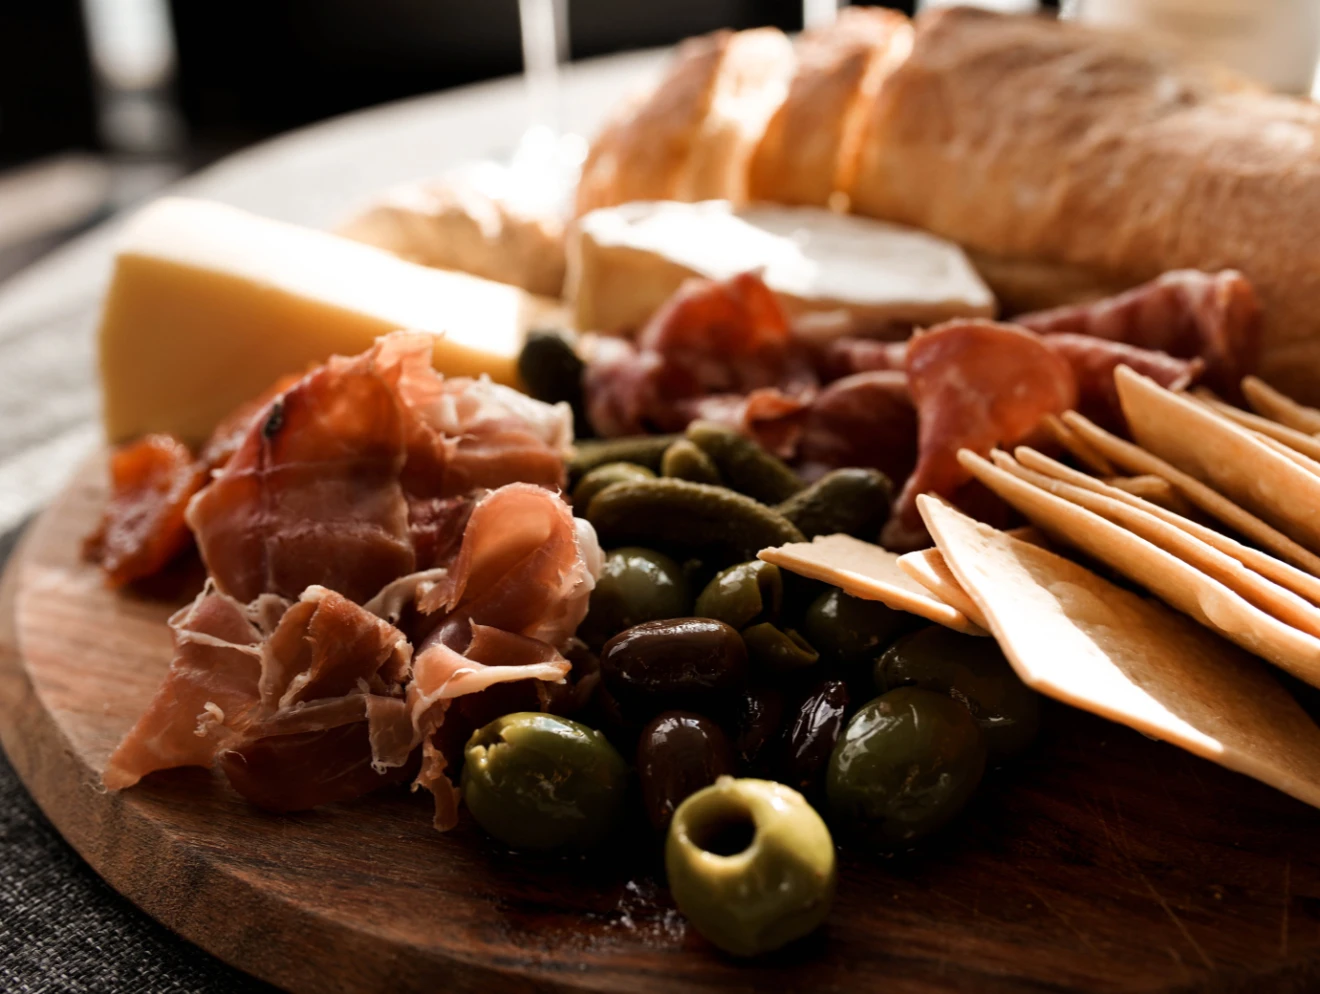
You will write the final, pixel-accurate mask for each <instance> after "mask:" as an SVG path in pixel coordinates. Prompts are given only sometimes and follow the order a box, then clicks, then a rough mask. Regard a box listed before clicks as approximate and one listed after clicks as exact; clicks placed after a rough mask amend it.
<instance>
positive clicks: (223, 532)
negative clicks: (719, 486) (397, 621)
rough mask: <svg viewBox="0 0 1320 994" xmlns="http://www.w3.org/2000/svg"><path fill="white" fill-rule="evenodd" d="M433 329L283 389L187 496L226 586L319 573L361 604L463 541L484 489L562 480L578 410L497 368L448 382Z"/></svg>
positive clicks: (287, 581)
mask: <svg viewBox="0 0 1320 994" xmlns="http://www.w3.org/2000/svg"><path fill="white" fill-rule="evenodd" d="M431 347H432V343H431V339H430V338H429V337H428V336H424V335H416V334H408V333H402V332H401V333H396V334H393V335H388V336H385V337H384V338H381V339H379V340H378V341H377V343H376V345H375V346H374V347H373V348H372V349H370V350H369V351H367V352H365V353H363V354H362V355H360V356H357V357H354V358H351V359H345V358H340V357H335V358H332V359H331V360H330V361H329V362H327V363H326V364H325V365H323V366H320V367H318V368H317V369H315V370H313V371H312V372H310V373H309V374H307V375H306V376H305V377H303V378H302V379H301V380H299V381H298V382H297V383H296V384H295V385H294V386H292V387H291V388H289V389H288V390H286V391H284V392H283V393H282V394H280V395H279V396H278V397H277V398H275V399H274V400H273V401H272V402H270V404H269V405H268V406H267V407H266V408H265V409H264V416H263V417H262V418H261V419H259V421H258V423H255V424H253V425H251V427H250V428H249V430H248V433H247V436H246V437H245V438H244V439H243V441H242V444H241V445H240V446H239V447H238V450H237V452H235V453H234V455H233V456H232V458H231V459H230V460H229V462H228V463H227V464H226V466H225V467H224V469H223V470H222V471H221V472H220V473H219V475H218V476H217V477H216V478H215V480H214V481H213V482H212V483H211V484H210V485H209V486H207V487H206V488H205V489H204V490H202V491H201V492H200V493H199V494H198V495H197V496H196V497H195V498H193V500H192V502H191V504H190V505H189V507H188V512H187V520H188V524H189V525H190V526H191V527H192V529H193V532H194V534H195V535H196V536H197V541H198V546H199V548H200V550H201V552H202V558H203V560H204V561H205V562H206V566H207V569H208V571H209V572H210V574H211V575H212V576H213V577H214V578H215V580H216V582H217V584H218V585H219V586H220V588H221V589H222V590H224V591H225V592H227V593H229V594H231V595H233V596H234V597H237V598H239V599H240V600H250V599H251V598H253V597H256V596H257V595H258V594H260V593H263V592H272V593H277V594H280V595H282V596H285V597H296V596H298V594H299V593H300V592H301V591H302V590H304V589H306V588H307V587H309V586H312V585H322V586H326V587H330V588H331V589H334V590H337V591H339V592H341V593H343V594H344V595H345V596H347V597H348V598H349V599H350V600H353V601H357V602H359V603H361V602H363V601H365V600H367V599H368V598H369V597H371V596H372V595H374V594H375V593H376V592H377V591H378V590H380V588H381V587H383V586H384V585H385V584H387V583H389V582H390V581H392V580H394V579H397V578H398V577H400V576H404V575H406V574H408V573H411V572H414V571H415V570H418V569H430V568H433V567H437V566H443V565H444V564H445V563H446V562H448V560H449V559H450V558H451V557H452V556H453V555H454V554H455V553H456V552H457V548H458V542H459V537H460V536H461V535H462V534H463V530H464V528H465V527H466V524H467V515H468V514H469V513H470V511H471V504H472V501H473V500H474V499H475V498H474V492H475V491H479V490H481V489H483V488H487V487H496V486H500V485H502V484H504V483H508V482H511V481H513V480H525V481H529V482H531V483H533V484H538V485H541V486H545V487H552V488H559V487H562V486H563V484H564V472H565V470H564V462H563V456H564V454H565V452H566V450H567V448H568V446H569V444H570V443H571V439H572V412H571V410H570V409H569V408H568V406H567V405H563V404H561V405H558V406H554V407H552V406H550V405H548V404H542V403H540V402H539V401H535V400H532V399H530V398H528V397H524V396H522V395H521V394H518V393H517V392H516V391H513V390H509V389H508V388H506V387H501V386H497V385H495V384H492V383H489V382H488V381H485V380H472V379H467V378H457V379H452V380H446V379H445V378H444V377H441V376H440V375H439V374H437V373H436V372H435V371H434V370H433V369H432V368H431Z"/></svg>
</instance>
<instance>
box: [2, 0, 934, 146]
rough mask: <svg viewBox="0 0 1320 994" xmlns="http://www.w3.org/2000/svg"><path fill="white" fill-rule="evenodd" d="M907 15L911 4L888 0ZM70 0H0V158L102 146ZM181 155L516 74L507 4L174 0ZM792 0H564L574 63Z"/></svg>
mask: <svg viewBox="0 0 1320 994" xmlns="http://www.w3.org/2000/svg"><path fill="white" fill-rule="evenodd" d="M885 5H886V6H892V7H898V8H900V9H904V10H906V11H907V12H908V13H911V10H912V2H911V0H908V2H905V3H904V2H890V3H887V4H885ZM81 10H82V6H81V4H80V3H79V0H0V168H3V167H4V166H9V165H14V164H16V163H20V162H23V161H27V160H31V159H34V158H36V157H39V156H42V155H47V154H50V153H54V152H59V151H64V150H68V149H89V150H98V149H101V148H102V147H103V143H102V139H101V137H100V136H99V135H98V132H97V125H96V104H95V90H94V85H93V83H94V81H93V78H92V73H91V72H90V70H89V68H88V59H87V44H86V35H85V28H84V23H83V17H82V13H81ZM170 13H171V17H172V23H173V30H174V36H175V45H176V51H177V62H178V67H177V71H176V74H175V80H174V83H173V85H172V87H171V88H170V89H171V93H170V94H169V96H170V97H171V98H172V99H173V101H174V103H175V105H176V107H177V108H178V110H179V111H180V112H181V116H182V118H183V123H184V126H185V127H184V132H183V140H182V143H181V144H180V146H179V147H178V149H177V154H179V155H181V156H184V157H185V158H186V159H188V160H189V161H190V163H191V164H193V165H196V164H200V163H201V162H205V161H208V160H209V159H211V158H214V157H215V156H217V155H219V154H222V153H224V152H226V151H229V150H232V149H233V148H236V147H238V146H241V145H244V144H247V143H249V142H252V141H254V140H256V139H259V138H262V137H265V136H267V135H270V134H274V133H276V132H279V131H284V130H287V129H289V128H292V127H296V126H298V125H301V124H306V123H309V122H311V121H316V120H320V119H322V118H325V117H329V116H331V115H334V114H340V113H343V112H345V111H351V110H356V109H359V108H362V107H367V106H370V105H372V104H376V103H381V102H383V101H387V100H394V99H398V98H400V97H407V96H412V95H414V94H418V93H424V92H428V91H431V90H437V89H442V88H444V87H449V86H456V85H460V84H463V83H470V82H473V81H476V80H480V79H488V78H491V77H494V76H502V75H506V74H509V73H515V72H518V71H519V70H520V69H521V67H522V56H521V50H520V41H519V32H518V19H517V18H518V11H517V0H171V2H170ZM801 18H802V8H801V3H800V2H798V0H571V2H570V3H569V19H570V26H569V35H570V44H571V55H572V58H574V59H580V58H587V57H590V56H593V55H602V54H605V53H608V52H616V51H620V50H624V49H630V48H641V47H647V46H654V45H663V44H668V43H671V42H674V41H677V40H678V39H680V38H683V37H686V36H688V35H692V34H699V33H702V32H705V31H710V30H713V29H715V28H719V27H736V28H744V27H753V26H756V25H767V24H769V25H776V26H778V27H780V28H783V29H785V30H788V31H796V30H798V29H799V28H800V27H801V24H802V21H801Z"/></svg>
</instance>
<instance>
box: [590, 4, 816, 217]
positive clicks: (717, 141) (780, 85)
mask: <svg viewBox="0 0 1320 994" xmlns="http://www.w3.org/2000/svg"><path fill="white" fill-rule="evenodd" d="M793 65H794V56H793V46H792V44H791V43H790V42H789V40H788V38H787V36H785V35H784V33H783V32H782V31H779V30H778V29H776V28H756V29H754V30H751V31H737V32H734V31H717V32H715V33H714V34H709V35H703V36H702V37H699V38H690V39H688V40H687V41H685V42H683V43H682V44H681V45H679V47H678V50H677V52H676V53H675V56H674V60H673V62H672V63H671V64H670V66H669V69H668V71H667V72H666V73H665V75H664V77H663V78H662V79H661V81H660V84H659V85H658V86H657V87H656V88H655V89H654V90H652V91H651V92H650V93H649V94H648V95H646V96H645V97H642V98H640V99H636V100H633V101H630V102H628V103H627V104H626V105H625V106H624V107H623V108H622V110H621V112H620V113H619V114H618V115H617V116H616V117H614V118H613V119H612V120H611V121H610V122H609V123H608V124H607V125H606V126H605V128H604V129H603V130H602V131H601V133H600V134H599V135H598V136H597V138H596V140H595V141H594V142H593V143H592V145H591V149H590V151H589V152H588V154H587V159H586V162H585V163H584V164H583V167H582V178H581V180H580V181H579V184H578V191H577V203H576V213H577V214H579V215H581V214H585V213H586V212H587V211H590V210H595V209H596V208H599V207H610V206H613V205H615V204H622V203H627V202H629V201H632V200H685V201H692V200H709V199H727V200H732V201H735V202H742V201H744V200H745V199H746V197H747V164H748V160H749V159H750V158H751V155H752V153H753V151H754V150H755V148H756V144H757V142H759V141H760V139H761V134H762V133H763V131H764V130H765V125H766V121H767V120H769V118H770V115H771V114H773V113H774V111H775V109H776V108H777V107H778V106H779V104H780V103H782V102H783V100H784V96H785V95H786V93H787V92H788V81H789V78H790V77H791V76H792V73H793Z"/></svg>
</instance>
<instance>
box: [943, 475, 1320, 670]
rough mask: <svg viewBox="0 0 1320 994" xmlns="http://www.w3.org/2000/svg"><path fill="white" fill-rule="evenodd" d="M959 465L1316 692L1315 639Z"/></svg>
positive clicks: (1003, 478) (1040, 494)
mask: <svg viewBox="0 0 1320 994" xmlns="http://www.w3.org/2000/svg"><path fill="white" fill-rule="evenodd" d="M958 461H959V462H960V463H962V465H963V467H964V468H965V469H967V470H968V471H969V472H970V473H971V474H972V475H973V476H975V477H976V478H977V479H978V480H980V481H981V482H982V483H984V484H985V485H986V486H987V487H989V488H990V489H991V490H993V491H994V492H995V493H997V494H998V495H999V496H1000V497H1002V498H1003V499H1004V500H1006V501H1008V503H1010V504H1012V505H1013V506H1014V507H1015V508H1017V509H1018V510H1019V511H1021V512H1022V513H1023V514H1025V515H1026V516H1027V518H1028V519H1029V520H1030V521H1031V523H1032V524H1034V525H1036V526H1037V527H1038V528H1042V529H1044V530H1045V532H1046V534H1048V535H1051V536H1058V537H1059V538H1060V539H1063V540H1064V541H1066V542H1068V544H1070V545H1072V546H1075V547H1076V548H1078V549H1080V550H1082V552H1084V553H1086V555H1088V556H1090V557H1091V558H1092V559H1095V560H1096V561H1097V562H1101V563H1104V564H1105V565H1106V566H1109V567H1110V568H1112V569H1113V570H1114V571H1116V572H1117V573H1120V574H1121V575H1123V576H1125V577H1127V578H1128V579H1130V580H1132V581H1134V582H1136V583H1138V584H1140V585H1141V586H1143V587H1145V588H1146V589H1147V590H1149V591H1150V592H1151V593H1152V594H1154V595H1155V596H1157V597H1159V598H1160V600H1162V601H1164V602H1165V603H1166V604H1168V605H1169V606H1170V607H1175V608H1177V609H1178V610H1179V611H1182V612H1183V613H1184V614H1186V615H1188V616H1190V617H1192V618H1194V619H1195V620H1196V621H1199V622H1200V623H1201V624H1202V625H1204V626H1205V627H1207V628H1209V629H1212V630H1213V631H1216V632H1218V633H1219V634H1220V635H1223V636H1224V637H1225V638H1227V639H1228V640H1229V641H1231V642H1236V643H1237V644H1238V645H1240V646H1241V647H1242V648H1244V649H1246V650H1247V651H1248V652H1254V653H1255V654H1256V655H1258V656H1262V657H1263V658H1265V659H1268V660H1269V661H1270V662H1272V663H1274V664H1275V665H1276V666H1280V667H1282V668H1283V669H1286V670H1287V671H1288V672H1289V673H1292V674H1293V675H1294V676H1296V677H1298V678H1299V679H1302V680H1305V681H1306V682H1307V683H1309V684H1312V685H1313V686H1317V687H1320V638H1316V637H1315V636H1314V635H1310V634H1307V633H1306V632H1304V631H1302V630H1300V629H1298V628H1294V627H1292V626H1291V625H1288V624H1285V623H1284V622H1282V621H1280V620H1279V619H1278V618H1276V617H1274V616H1273V615H1271V614H1268V613H1267V612H1265V611H1262V610H1261V609H1260V608H1258V607H1256V606H1255V605H1254V604H1252V603H1251V602H1250V601H1248V600H1247V599H1246V598H1245V597H1243V596H1242V595H1241V594H1239V593H1237V592H1236V591H1235V590H1232V589H1231V588H1229V587H1227V586H1225V585H1224V584H1223V583H1221V582H1219V581H1218V580H1216V579H1214V578H1213V577H1211V576H1208V575H1207V574H1205V573H1203V572H1201V571H1200V570H1199V569H1197V568H1196V567H1194V566H1191V565H1189V564H1188V563H1186V562H1184V561H1183V560H1181V559H1179V558H1178V557H1177V556H1175V555H1173V554H1172V553H1169V552H1165V551H1164V550H1163V549H1161V548H1160V547H1159V546H1157V545H1155V544H1154V543H1152V542H1150V541H1148V540H1146V539H1144V538H1142V537H1141V536H1140V535H1136V534H1134V533H1133V532H1130V531H1128V530H1127V529H1126V528H1123V527H1121V526H1119V525H1116V524H1114V523H1113V522H1112V521H1109V520H1108V519H1106V518H1104V517H1102V516H1101V515H1099V514H1096V513H1095V512H1094V511H1088V510H1087V509H1086V508H1084V507H1080V506H1078V505H1076V504H1071V503H1069V502H1068V501H1066V500H1064V499H1063V498H1062V497H1056V496H1055V495H1054V494H1052V493H1050V492H1049V491H1047V490H1041V489H1040V488H1039V487H1036V486H1033V485H1032V484H1030V483H1028V482H1026V481H1025V480H1022V479H1019V478H1018V477H1016V476H1014V475H1013V474H1011V473H1007V472H1005V471H1004V470H1002V469H999V468H998V467H996V466H993V465H991V464H990V463H989V462H987V461H986V460H985V459H982V458H981V457H980V456H978V455H977V454H976V453H974V452H972V451H970V450H968V449H963V450H962V451H961V452H959V453H958ZM949 565H950V566H952V565H953V564H952V563H950V564H949ZM968 593H969V594H970V593H971V591H970V590H969V591H968ZM978 603H979V601H978Z"/></svg>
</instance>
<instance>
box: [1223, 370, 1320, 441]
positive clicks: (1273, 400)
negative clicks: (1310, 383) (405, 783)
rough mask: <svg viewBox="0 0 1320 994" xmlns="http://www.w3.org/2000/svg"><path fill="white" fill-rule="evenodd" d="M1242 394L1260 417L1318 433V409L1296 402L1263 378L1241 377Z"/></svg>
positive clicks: (1311, 432) (1319, 430) (1319, 419)
mask: <svg viewBox="0 0 1320 994" xmlns="http://www.w3.org/2000/svg"><path fill="white" fill-rule="evenodd" d="M1242 395H1243V396H1244V397H1246V398H1247V403H1248V404H1250V405H1251V408H1252V410H1254V411H1255V412H1256V413H1257V414H1259V415H1261V416H1262V417H1266V418H1269V419H1270V420H1271V421H1277V422H1278V423H1279V424H1281V425H1287V426H1288V427H1289V428H1292V429H1295V430H1296V431H1300V432H1305V433H1306V434H1308V435H1320V411H1317V410H1316V409H1315V408H1314V407H1307V406H1306V405H1305V404H1299V403H1297V401H1295V400H1293V399H1292V398H1291V397H1289V396H1287V395H1286V394H1281V393H1279V391H1277V390H1275V389H1274V388H1273V387H1272V386H1270V385H1269V384H1268V383H1266V382H1265V381H1264V380H1261V379H1257V378H1256V377H1254V376H1247V377H1245V378H1243V380H1242Z"/></svg>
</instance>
